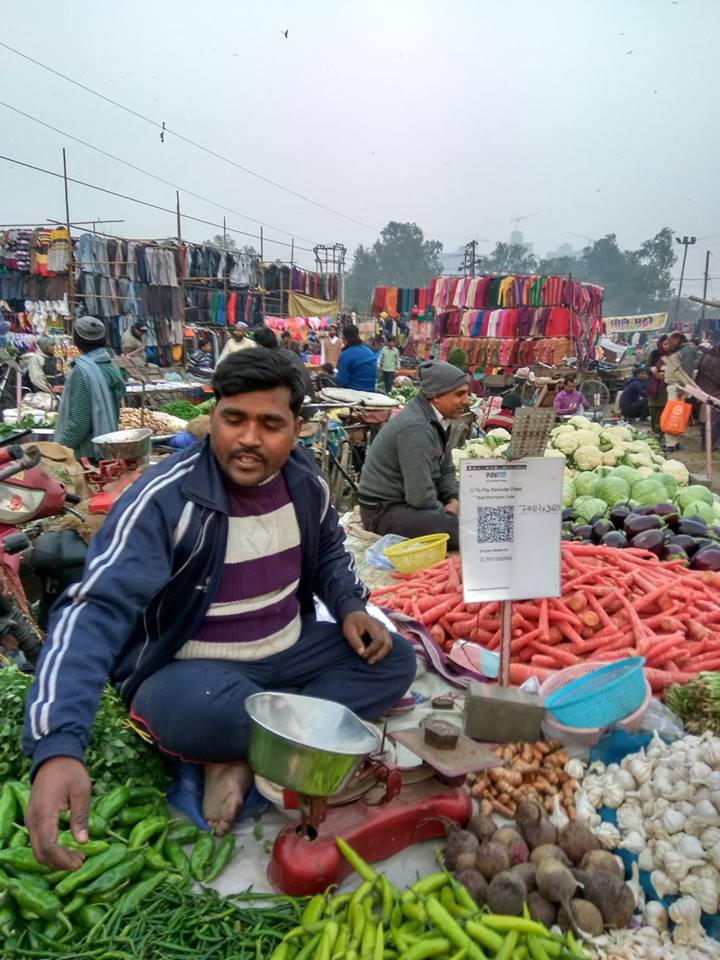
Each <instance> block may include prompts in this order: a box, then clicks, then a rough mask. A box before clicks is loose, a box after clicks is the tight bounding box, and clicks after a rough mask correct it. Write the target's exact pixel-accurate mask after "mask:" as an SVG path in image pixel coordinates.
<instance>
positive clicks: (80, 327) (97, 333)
mask: <svg viewBox="0 0 720 960" xmlns="http://www.w3.org/2000/svg"><path fill="white" fill-rule="evenodd" d="M73 330H74V332H75V333H76V334H77V335H78V336H79V337H82V338H83V340H90V341H93V340H104V339H105V324H104V323H103V322H102V320H98V319H97V318H96V317H80V319H79V320H76V321H75V326H74V327H73Z"/></svg>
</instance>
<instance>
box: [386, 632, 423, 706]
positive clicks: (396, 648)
mask: <svg viewBox="0 0 720 960" xmlns="http://www.w3.org/2000/svg"><path fill="white" fill-rule="evenodd" d="M392 639H393V648H392V651H391V652H390V654H389V655H388V658H387V659H389V660H390V661H391V663H392V665H393V668H394V673H395V674H396V675H397V678H398V687H402V690H401V691H400V692H401V693H404V692H405V691H406V690H407V688H408V687H409V686H410V684H411V683H412V682H413V680H414V679H415V674H416V673H417V659H416V657H415V651H414V650H413V647H412V644H411V643H410V641H409V640H406V639H405V637H402V636H400V634H399V633H393V634H392ZM381 662H382V661H381ZM403 684H404V686H403Z"/></svg>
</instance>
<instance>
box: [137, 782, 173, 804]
mask: <svg viewBox="0 0 720 960" xmlns="http://www.w3.org/2000/svg"><path fill="white" fill-rule="evenodd" d="M164 799H165V794H164V793H163V792H162V790H158V788H157V787H140V786H138V787H130V798H129V802H130V803H131V804H136V803H147V802H148V801H149V800H164Z"/></svg>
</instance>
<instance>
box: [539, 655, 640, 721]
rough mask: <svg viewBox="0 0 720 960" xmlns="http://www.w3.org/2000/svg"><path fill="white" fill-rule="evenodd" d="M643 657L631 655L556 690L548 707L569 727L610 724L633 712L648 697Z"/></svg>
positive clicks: (551, 712)
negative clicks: (646, 694) (646, 695)
mask: <svg viewBox="0 0 720 960" xmlns="http://www.w3.org/2000/svg"><path fill="white" fill-rule="evenodd" d="M644 663H645V658H644V657H628V658H627V659H626V660H618V661H617V662H616V663H610V664H608V665H607V666H606V667H600V669H599V670H593V671H592V673H587V674H585V676H584V677H579V678H578V679H577V680H573V681H572V682H571V683H568V684H566V686H564V687H560V689H559V690H555V691H554V692H553V693H551V694H550V696H549V697H548V698H547V699H546V700H545V703H544V707H545V709H546V710H547V711H548V712H549V713H550V714H552V716H553V718H554V719H555V720H557V722H558V723H562V724H565V726H568V727H580V728H585V727H609V726H611V725H612V724H613V723H617V722H618V720H622V719H623V718H624V717H627V716H628V715H629V714H631V713H633V712H634V711H635V710H637V708H638V707H639V706H640V704H641V703H642V702H643V699H644V698H645V691H646V687H645V676H644V674H643V670H642V668H643V664H644Z"/></svg>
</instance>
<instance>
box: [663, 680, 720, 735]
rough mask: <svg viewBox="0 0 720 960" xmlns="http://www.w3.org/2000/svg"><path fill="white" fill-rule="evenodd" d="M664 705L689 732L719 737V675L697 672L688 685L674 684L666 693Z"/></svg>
mask: <svg viewBox="0 0 720 960" xmlns="http://www.w3.org/2000/svg"><path fill="white" fill-rule="evenodd" d="M665 704H666V706H668V707H669V708H670V709H671V710H672V711H674V712H675V713H676V714H677V715H678V716H679V717H680V719H681V720H682V722H683V724H684V725H685V729H686V730H687V731H688V733H697V734H700V733H705V731H706V730H710V731H711V732H712V733H715V734H720V673H716V672H708V673H698V674H697V675H696V676H694V677H692V678H691V679H690V680H688V682H687V683H676V684H673V686H671V687H668V689H667V690H666V691H665Z"/></svg>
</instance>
